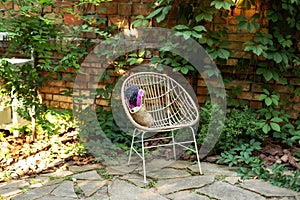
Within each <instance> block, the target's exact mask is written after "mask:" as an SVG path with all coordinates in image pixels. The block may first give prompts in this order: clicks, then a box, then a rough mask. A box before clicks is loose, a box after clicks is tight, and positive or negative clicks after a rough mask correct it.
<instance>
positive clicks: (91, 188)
mask: <svg viewBox="0 0 300 200" xmlns="http://www.w3.org/2000/svg"><path fill="white" fill-rule="evenodd" d="M107 183H108V180H102V181H91V180H79V181H78V183H77V185H78V187H80V189H81V190H82V191H83V192H84V195H85V196H86V197H90V196H91V195H92V194H94V193H95V192H97V190H99V189H100V188H101V187H103V186H104V185H106V184H107Z"/></svg>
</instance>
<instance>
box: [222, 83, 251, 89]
mask: <svg viewBox="0 0 300 200" xmlns="http://www.w3.org/2000/svg"><path fill="white" fill-rule="evenodd" d="M250 85H251V83H249V82H248V83H247V82H242V81H232V82H230V83H229V84H227V85H226V87H225V88H226V89H230V88H231V87H238V86H240V87H242V88H241V89H242V91H249V90H250Z"/></svg>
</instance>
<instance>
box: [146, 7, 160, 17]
mask: <svg viewBox="0 0 300 200" xmlns="http://www.w3.org/2000/svg"><path fill="white" fill-rule="evenodd" d="M162 9H163V7H161V8H158V9H156V10H154V11H153V12H152V13H150V14H149V15H148V16H147V17H146V19H151V18H152V17H155V16H156V15H158V13H160V12H161V11H162Z"/></svg>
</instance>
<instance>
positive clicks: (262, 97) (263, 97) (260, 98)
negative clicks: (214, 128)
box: [259, 94, 268, 100]
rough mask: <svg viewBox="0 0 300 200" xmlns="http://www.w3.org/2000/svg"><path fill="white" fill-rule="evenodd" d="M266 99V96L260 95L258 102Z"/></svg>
mask: <svg viewBox="0 0 300 200" xmlns="http://www.w3.org/2000/svg"><path fill="white" fill-rule="evenodd" d="M267 97H268V96H267V95H266V94H261V95H259V100H264V99H265V98H267Z"/></svg>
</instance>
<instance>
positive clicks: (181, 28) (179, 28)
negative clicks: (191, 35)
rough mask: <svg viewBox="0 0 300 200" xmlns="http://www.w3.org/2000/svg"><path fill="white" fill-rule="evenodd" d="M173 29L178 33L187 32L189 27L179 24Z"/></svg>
mask: <svg viewBox="0 0 300 200" xmlns="http://www.w3.org/2000/svg"><path fill="white" fill-rule="evenodd" d="M174 29H176V30H180V31H181V30H189V27H188V26H186V25H182V24H179V25H176V26H174Z"/></svg>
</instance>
